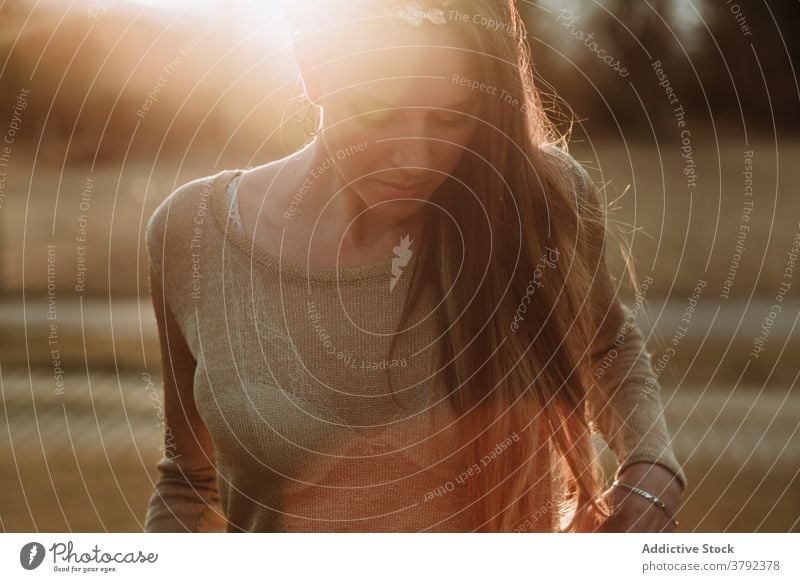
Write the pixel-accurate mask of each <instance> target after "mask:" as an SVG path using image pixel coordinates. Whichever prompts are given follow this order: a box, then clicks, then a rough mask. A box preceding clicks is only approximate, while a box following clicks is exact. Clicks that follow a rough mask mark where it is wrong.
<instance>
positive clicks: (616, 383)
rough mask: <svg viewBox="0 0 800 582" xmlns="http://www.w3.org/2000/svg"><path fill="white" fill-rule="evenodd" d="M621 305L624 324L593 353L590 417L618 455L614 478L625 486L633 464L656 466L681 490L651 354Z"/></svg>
mask: <svg viewBox="0 0 800 582" xmlns="http://www.w3.org/2000/svg"><path fill="white" fill-rule="evenodd" d="M617 303H618V309H619V310H621V311H622V312H623V313H624V316H623V317H624V323H623V325H622V327H621V328H619V331H618V332H617V334H615V336H614V337H615V339H614V340H612V343H611V344H608V347H607V348H605V349H603V350H600V351H599V352H595V353H593V354H592V367H593V374H594V378H595V382H594V385H593V386H592V387H591V389H590V390H589V392H588V394H587V401H586V411H587V416H588V417H589V418H590V419H591V420H593V421H594V422H595V424H596V425H597V427H598V429H599V430H600V432H601V434H602V435H603V438H604V439H605V441H606V442H607V443H608V446H609V448H610V449H611V450H612V451H613V452H614V454H615V455H616V458H617V461H618V469H617V472H616V475H615V477H616V478H619V479H620V480H622V481H625V482H627V481H626V480H625V479H623V478H622V477H623V476H622V474H623V473H624V472H625V470H626V469H627V468H628V467H629V466H630V465H633V464H635V463H641V462H648V463H655V464H658V465H660V466H661V467H664V468H666V469H668V470H669V471H670V472H671V473H672V474H673V476H674V478H675V479H676V481H677V482H678V484H679V486H680V489H681V491H683V490H685V489H686V475H685V474H684V472H683V469H682V467H681V465H680V463H678V460H677V459H676V457H675V454H674V452H673V450H672V444H671V439H670V435H669V430H668V428H667V424H666V420H665V418H664V409H663V406H662V403H661V387H660V385H659V383H658V380H657V376H656V374H655V372H654V371H653V368H652V365H651V356H650V353H649V352H648V351H647V349H646V346H645V343H644V339H643V336H642V332H641V330H640V329H639V327H638V326H637V325H636V323H635V320H634V319H633V318H632V317H631V312H630V310H629V309H628V308H627V307H625V306H624V305H622V304H621V303H619V302H618V301H617ZM631 484H632V485H636V483H631ZM653 493H654V494H656V495H658V494H659V492H658V491H653Z"/></svg>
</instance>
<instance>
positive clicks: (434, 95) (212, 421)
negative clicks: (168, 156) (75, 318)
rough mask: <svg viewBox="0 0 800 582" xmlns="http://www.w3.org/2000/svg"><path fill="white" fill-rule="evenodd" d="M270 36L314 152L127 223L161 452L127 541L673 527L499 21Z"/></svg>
mask: <svg viewBox="0 0 800 582" xmlns="http://www.w3.org/2000/svg"><path fill="white" fill-rule="evenodd" d="M292 22H293V23H294V25H295V27H296V28H297V29H298V33H297V35H296V38H295V41H294V52H295V55H296V58H297V62H298V65H299V70H300V74H301V79H302V82H303V87H304V90H305V94H306V96H307V98H308V100H309V102H310V103H312V104H314V105H316V106H317V107H318V110H319V111H320V113H321V115H320V119H319V125H318V128H317V130H316V131H315V132H314V134H313V139H311V140H310V141H309V143H307V144H306V145H305V146H304V147H303V148H302V149H301V150H300V151H298V152H296V153H295V154H292V155H290V156H288V157H286V158H284V159H281V160H277V161H275V162H272V163H270V164H266V165H264V166H260V167H256V168H253V169H249V170H225V171H222V172H219V173H218V174H215V175H213V176H207V177H204V178H200V179H197V180H193V181H192V182H189V183H187V184H184V185H183V186H181V187H180V188H178V189H177V190H176V191H175V192H173V193H172V194H171V195H170V196H169V197H168V198H167V200H165V201H164V203H162V204H161V206H160V207H159V208H158V209H157V210H156V212H155V213H154V215H153V216H152V218H151V219H150V222H149V223H148V225H147V237H148V247H149V252H150V255H151V289H152V292H153V301H154V305H155V311H156V316H157V322H158V328H159V334H160V338H161V345H162V359H163V363H164V398H165V412H166V417H167V429H168V431H167V439H166V442H165V448H166V450H165V455H164V458H163V459H162V460H161V461H160V462H159V464H158V468H159V470H160V472H161V473H160V476H159V479H158V482H157V483H156V488H155V491H154V492H153V495H152V497H151V499H150V504H149V507H148V513H147V518H146V523H145V529H146V530H147V531H186V530H189V531H222V530H227V531H520V532H527V531H674V528H675V524H676V522H675V520H674V517H675V512H676V510H677V508H678V506H679V503H680V496H681V493H682V491H683V489H684V488H685V486H686V479H685V475H684V474H683V472H682V469H681V467H680V465H679V464H678V463H677V461H676V459H675V457H674V455H673V453H672V450H671V449H670V443H669V435H668V432H667V427H666V424H665V421H664V418H663V412H662V410H661V404H660V401H659V393H658V384H657V382H656V381H655V376H654V374H653V371H652V369H651V367H650V360H649V354H648V353H647V351H646V350H644V349H643V348H644V346H643V341H642V336H641V333H640V332H639V330H638V328H637V327H636V326H635V324H634V322H633V319H632V318H631V317H629V318H626V317H625V316H626V313H627V312H628V310H627V308H625V307H624V306H623V305H622V304H621V303H620V302H619V301H618V300H617V299H616V298H615V295H614V290H613V288H612V282H611V278H610V276H609V274H608V272H607V270H606V266H605V261H604V258H603V245H604V237H605V229H604V216H603V212H602V208H601V206H600V204H599V198H598V193H597V191H596V188H595V186H594V185H593V184H592V183H591V180H590V179H589V177H588V175H587V174H586V172H585V171H584V170H583V169H582V168H581V167H580V165H579V164H577V163H576V162H575V161H574V160H573V159H572V158H571V157H570V156H569V155H568V154H567V153H566V152H565V151H563V148H562V147H559V146H558V145H557V144H558V142H559V141H561V142H563V138H558V137H557V136H556V134H555V131H554V129H553V127H552V126H551V125H550V124H549V123H548V120H547V118H546V116H545V113H544V111H543V109H542V107H541V104H540V101H539V98H538V95H537V92H536V90H535V88H534V86H533V83H532V78H531V72H530V67H529V55H528V52H527V48H526V44H525V35H524V29H523V25H522V23H521V21H520V18H519V15H518V13H517V11H516V7H515V5H514V2H511V1H509V2H496V1H495V0H453V1H439V2H427V3H425V4H422V5H421V4H419V3H416V4H408V3H402V2H401V3H398V2H392V1H390V0H372V1H370V0H355V1H352V2H346V3H337V2H321V3H320V2H315V3H313V6H311V7H308V6H305V5H304V6H303V7H301V8H295V9H293V10H292ZM628 315H630V314H629V313H628ZM598 429H599V431H600V432H601V433H602V435H603V436H604V437H605V439H606V441H607V442H608V443H609V445H610V447H611V449H612V450H613V451H614V453H615V454H616V457H617V459H618V461H619V468H618V470H617V474H616V477H617V481H615V485H613V486H611V487H610V488H608V489H607V490H604V477H603V473H602V471H601V468H600V466H599V463H598V460H597V458H596V457H597V455H596V452H595V450H594V448H593V444H592V442H591V440H590V435H591V433H592V432H593V431H594V430H598Z"/></svg>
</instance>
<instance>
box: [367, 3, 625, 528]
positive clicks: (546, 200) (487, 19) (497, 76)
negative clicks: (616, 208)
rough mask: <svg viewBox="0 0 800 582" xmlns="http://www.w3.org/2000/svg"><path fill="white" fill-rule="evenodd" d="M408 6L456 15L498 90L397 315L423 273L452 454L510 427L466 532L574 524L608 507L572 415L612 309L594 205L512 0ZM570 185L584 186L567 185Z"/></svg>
mask: <svg viewBox="0 0 800 582" xmlns="http://www.w3.org/2000/svg"><path fill="white" fill-rule="evenodd" d="M373 3H374V2H373ZM386 3H387V4H390V2H386ZM418 4H422V8H423V9H424V10H430V9H437V8H440V9H442V10H444V12H445V14H447V13H448V11H457V12H458V13H459V14H462V15H467V18H461V19H459V22H458V26H459V27H460V28H459V30H460V31H462V33H463V34H462V36H463V37H464V38H465V40H466V41H467V43H468V44H469V46H468V47H467V50H469V51H470V53H471V54H473V55H474V56H475V57H476V58H477V59H478V60H479V63H480V71H481V74H482V77H481V79H480V80H481V82H483V83H486V84H487V85H488V86H490V87H497V88H499V89H502V90H505V92H506V93H504V95H507V96H509V99H500V98H498V97H496V96H494V97H491V96H487V98H486V99H484V100H483V101H484V108H483V110H482V112H481V114H480V118H481V122H480V123H479V126H478V128H477V129H476V132H475V135H474V137H473V140H472V143H471V144H470V147H469V148H467V149H466V150H465V151H464V154H463V157H462V159H461V162H460V164H459V166H458V167H457V168H456V171H455V172H454V173H453V175H452V176H451V177H450V178H448V180H447V181H446V182H445V183H444V184H443V185H442V186H441V187H440V188H439V189H438V190H437V192H436V193H435V194H434V202H435V204H433V205H427V208H431V207H438V208H437V211H436V212H429V213H428V214H427V215H426V220H427V221H428V223H427V225H426V228H425V231H424V232H425V234H424V238H423V240H422V241H421V243H420V244H419V246H418V247H417V248H418V249H419V250H418V252H419V253H420V255H419V257H418V262H417V265H416V269H415V270H414V272H413V275H412V278H411V281H410V283H409V285H410V287H409V294H408V298H407V300H406V303H405V307H404V309H403V313H402V315H401V319H400V325H399V328H398V329H404V328H405V326H406V322H407V321H408V319H409V317H410V316H411V314H412V311H413V308H414V305H415V304H416V303H417V299H418V298H419V297H420V295H421V293H422V290H423V287H424V286H425V285H428V284H433V285H434V286H435V288H436V290H437V295H438V298H439V299H441V304H440V308H439V309H438V310H437V317H438V323H439V326H440V331H441V333H442V336H441V339H440V344H439V347H440V349H439V350H438V351H437V353H438V354H439V361H438V362H436V363H435V366H436V369H435V370H431V375H434V374H437V373H442V374H443V375H444V381H445V382H446V385H447V386H448V387H449V389H450V390H451V393H450V395H449V398H448V402H449V403H450V405H451V406H453V409H454V411H455V412H456V413H457V417H458V418H459V423H458V430H459V431H460V433H461V435H462V437H463V438H462V440H461V442H464V443H469V445H468V446H466V447H465V449H464V451H463V454H464V458H463V463H464V467H471V466H473V465H474V464H477V463H478V462H479V461H480V459H481V458H483V457H485V455H486V454H487V453H489V452H490V451H492V450H493V449H494V448H495V447H496V446H497V445H498V443H501V442H503V441H506V440H507V438H508V437H509V435H511V434H514V433H517V434H518V435H519V437H520V438H519V440H518V441H516V442H515V443H514V444H513V445H512V446H508V447H507V448H506V449H505V451H504V452H503V453H502V454H500V455H497V456H496V457H494V460H493V461H492V465H491V470H488V471H481V472H480V473H479V474H478V475H477V476H476V477H473V478H470V479H467V480H466V481H465V485H466V487H467V492H468V498H469V499H470V500H471V501H472V502H473V503H472V505H471V507H470V510H469V511H470V513H471V521H473V522H475V523H477V524H478V525H477V527H476V531H493V532H508V531H513V530H514V529H515V528H519V527H520V525H521V524H524V523H527V524H532V527H531V529H533V530H537V529H540V527H539V526H537V524H536V523H535V522H536V521H537V520H540V523H541V524H550V523H551V522H552V523H555V524H556V529H557V530H559V531H576V530H577V528H578V525H579V524H587V523H595V524H596V523H599V522H600V521H601V520H602V519H604V518H605V517H607V515H608V513H609V507H608V506H607V504H605V503H604V501H603V500H602V498H601V493H602V491H603V484H604V480H605V479H604V475H603V472H602V469H601V467H600V465H599V462H598V460H597V459H596V452H595V450H594V447H593V444H592V442H591V440H590V433H591V429H590V426H589V424H588V422H587V420H586V417H585V414H584V405H585V398H586V394H587V391H588V389H589V387H590V386H591V384H592V381H593V373H592V358H591V356H592V346H593V342H594V341H595V339H596V337H597V332H598V328H599V322H600V320H601V319H602V318H603V317H604V316H605V315H607V312H608V309H609V306H608V305H599V304H597V303H596V301H595V297H596V296H597V293H596V292H594V290H593V287H594V285H595V284H596V283H597V281H598V272H599V273H600V275H601V276H606V275H605V269H604V266H605V265H604V258H603V248H604V244H603V243H604V240H605V233H606V229H605V213H604V212H603V209H602V207H601V206H600V204H599V202H598V201H599V199H600V198H599V195H598V191H597V188H596V186H595V185H594V184H593V183H592V182H591V180H588V179H587V178H586V174H584V173H580V174H577V173H576V172H575V170H576V169H577V170H579V171H581V172H582V169H580V168H577V167H570V164H571V162H572V160H571V158H570V157H569V155H568V154H567V153H566V150H567V146H566V142H567V136H566V135H561V134H559V132H558V130H557V128H556V126H555V124H554V123H553V122H552V121H551V119H550V117H549V116H548V111H547V110H546V109H545V107H544V106H543V102H542V94H540V92H539V90H538V88H537V87H536V86H535V84H534V77H533V71H532V68H531V55H530V49H529V46H528V44H527V40H526V32H525V27H524V25H523V22H522V20H521V18H520V15H519V13H518V11H517V7H516V3H515V2H514V0H506V1H499V0H451V1H450V2H442V1H441V0H440V1H438V2H437V1H435V0H428V1H427V2H422V3H418ZM451 14H452V12H451ZM473 16H475V18H473ZM426 25H427V23H426ZM514 100H516V101H514ZM576 176H577V177H578V179H577V180H576V179H575V178H576ZM582 185H583V186H585V189H586V191H587V196H586V197H584V198H581V197H579V196H578V195H577V194H578V191H579V190H580V189H581V188H580V186H582ZM425 212H428V211H427V210H426V211H425ZM448 215H449V217H448ZM459 230H460V232H459ZM463 233H467V235H464V234H463ZM462 253H463V257H464V258H465V260H463V261H461V259H460V257H461V256H462ZM537 265H539V268H538V269H537ZM542 265H546V267H545V268H541V266H542ZM601 283H602V281H601ZM634 285H635V282H634ZM397 339H398V336H397V335H395V336H394V337H393V341H392V346H391V348H390V349H391V350H394V348H395V347H396V340H397ZM389 359H391V353H390V355H389ZM541 455H545V457H544V458H547V459H552V461H553V467H554V469H555V470H554V472H552V473H546V474H544V475H542V474H537V473H536V472H535V471H534V467H535V466H537V460H538V459H541V458H543V457H542V456H541ZM551 455H552V457H551ZM542 478H549V479H551V480H552V481H551V484H550V485H551V487H553V488H554V489H553V490H554V491H555V492H556V495H557V496H558V497H556V498H555V500H554V503H553V504H552V505H549V506H548V507H535V506H534V505H535V503H534V499H536V497H537V496H535V495H533V494H532V492H533V490H534V488H536V487H539V486H541V483H539V480H540V479H542ZM562 495H563V497H561V496H562ZM542 516H546V517H545V518H544V519H542ZM531 519H533V520H534V521H533V522H532V521H531ZM562 525H563V529H562V528H561V526H562ZM548 527H549V525H548ZM542 529H546V528H542Z"/></svg>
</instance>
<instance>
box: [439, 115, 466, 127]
mask: <svg viewBox="0 0 800 582" xmlns="http://www.w3.org/2000/svg"><path fill="white" fill-rule="evenodd" d="M436 121H437V123H439V125H443V126H444V127H456V126H459V125H466V124H467V123H468V122H469V121H470V119H469V117H467V116H466V115H464V114H463V113H439V114H437V115H436Z"/></svg>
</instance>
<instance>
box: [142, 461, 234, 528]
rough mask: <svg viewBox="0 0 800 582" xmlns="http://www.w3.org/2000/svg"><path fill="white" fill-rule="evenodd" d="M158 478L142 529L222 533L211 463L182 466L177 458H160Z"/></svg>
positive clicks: (223, 521)
mask: <svg viewBox="0 0 800 582" xmlns="http://www.w3.org/2000/svg"><path fill="white" fill-rule="evenodd" d="M156 467H157V468H158V471H159V477H158V479H157V480H156V485H155V489H154V490H153V492H152V494H151V495H150V500H149V502H148V504H147V514H146V516H145V525H144V531H146V532H224V531H225V528H226V520H225V518H224V517H223V515H222V512H221V510H220V507H219V494H218V491H217V476H216V471H215V469H214V467H213V466H211V465H202V466H196V467H189V466H185V463H183V462H182V461H181V458H180V457H166V456H165V457H162V458H161V460H160V461H159V462H158V464H157V465H156Z"/></svg>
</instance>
